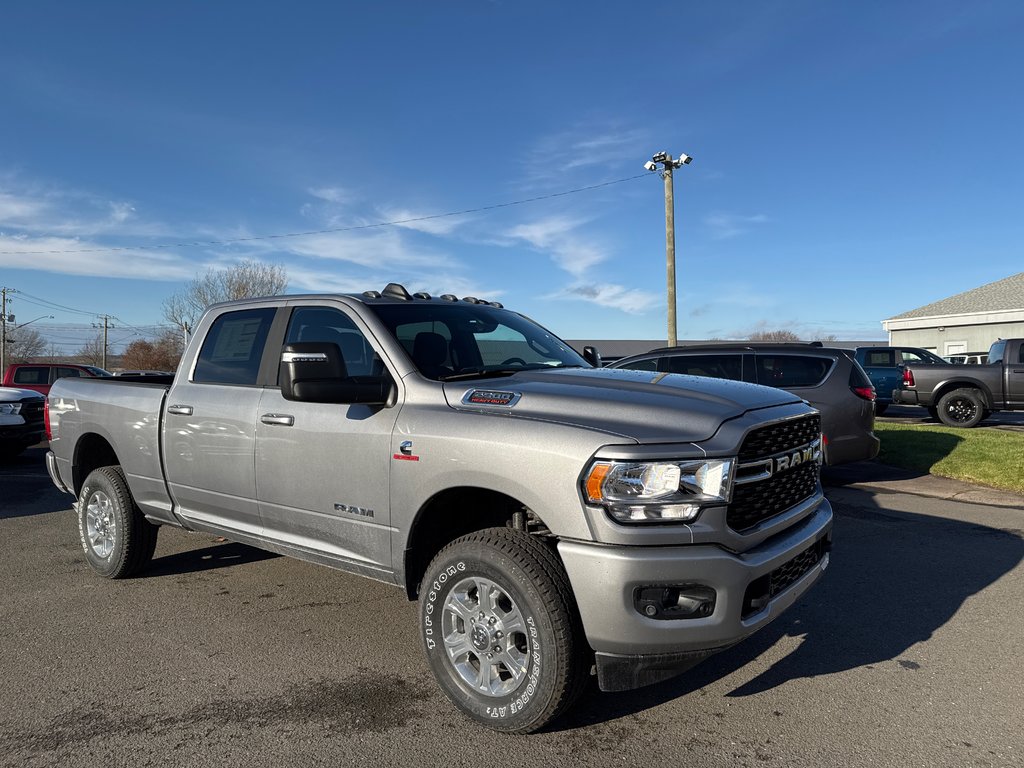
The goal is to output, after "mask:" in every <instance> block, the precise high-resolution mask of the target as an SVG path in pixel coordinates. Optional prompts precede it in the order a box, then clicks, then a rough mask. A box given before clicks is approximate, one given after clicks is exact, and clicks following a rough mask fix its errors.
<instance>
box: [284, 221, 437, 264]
mask: <svg viewBox="0 0 1024 768" xmlns="http://www.w3.org/2000/svg"><path fill="white" fill-rule="evenodd" d="M275 246H276V247H277V248H278V249H280V250H282V251H285V252H288V253H293V254H295V255H298V256H305V257H307V258H315V259H325V260H329V261H344V262H348V263H350V264H356V265H359V266H363V267H381V266H385V265H386V266H387V268H391V269H393V268H395V267H409V266H418V267H431V268H442V267H451V266H453V265H454V261H453V260H452V258H451V257H450V256H448V255H447V254H444V253H437V252H426V251H421V250H417V249H416V248H414V247H412V246H411V245H410V244H409V243H408V242H407V241H406V239H404V238H403V237H402V235H401V233H400V232H395V231H394V230H383V231H378V232H376V233H375V234H369V235H368V234H365V233H354V232H327V233H324V234H319V235H304V236H302V237H293V238H289V239H287V240H278V241H275Z"/></svg>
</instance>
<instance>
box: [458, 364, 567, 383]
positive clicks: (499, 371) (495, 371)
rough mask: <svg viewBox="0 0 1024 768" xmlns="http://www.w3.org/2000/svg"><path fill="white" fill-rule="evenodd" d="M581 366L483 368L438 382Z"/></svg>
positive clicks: (493, 377)
mask: <svg viewBox="0 0 1024 768" xmlns="http://www.w3.org/2000/svg"><path fill="white" fill-rule="evenodd" d="M582 367H583V366H582V365H528V366H526V367H525V368H485V369H482V370H476V371H463V372H462V373H453V374H450V375H449V376H442V377H441V378H440V379H438V381H459V380H460V379H497V378H501V377H502V376H513V375H515V374H517V373H523V372H524V371H558V370H564V369H565V368H582Z"/></svg>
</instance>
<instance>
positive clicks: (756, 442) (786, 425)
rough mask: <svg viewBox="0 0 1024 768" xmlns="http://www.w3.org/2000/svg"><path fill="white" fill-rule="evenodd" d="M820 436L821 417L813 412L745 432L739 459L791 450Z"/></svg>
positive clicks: (758, 457) (745, 459)
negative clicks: (745, 435)
mask: <svg viewBox="0 0 1024 768" xmlns="http://www.w3.org/2000/svg"><path fill="white" fill-rule="evenodd" d="M819 437H821V417H820V416H819V415H818V414H816V413H814V414H811V415H810V416H804V417H803V418H799V419H789V420H788V421H780V422H778V423H776V424H769V425H768V426H767V427H761V428H760V429H755V430H753V431H752V432H750V433H749V434H747V437H746V439H745V440H744V441H743V445H742V446H741V447H740V461H749V460H750V459H760V458H764V457H767V456H773V455H775V454H776V453H782V452H784V451H791V450H793V449H794V448H799V447H800V446H801V445H807V444H808V443H809V442H811V441H812V440H817V439H818V438H819Z"/></svg>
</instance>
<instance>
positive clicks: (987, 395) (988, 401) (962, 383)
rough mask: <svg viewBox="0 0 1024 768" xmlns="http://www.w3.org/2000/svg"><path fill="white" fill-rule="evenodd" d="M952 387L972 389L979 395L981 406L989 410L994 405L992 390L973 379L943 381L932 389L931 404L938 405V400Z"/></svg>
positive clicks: (950, 390)
mask: <svg viewBox="0 0 1024 768" xmlns="http://www.w3.org/2000/svg"><path fill="white" fill-rule="evenodd" d="M954 389H973V390H975V391H976V392H978V394H980V395H981V402H982V406H984V407H985V408H987V409H989V410H991V409H993V408H994V407H995V406H994V404H993V400H992V391H991V390H990V389H989V388H988V387H987V386H985V385H984V384H983V383H982V382H980V381H977V380H975V379H950V380H949V381H943V382H942V383H940V384H939V385H938V386H936V387H935V389H934V390H932V405H933V406H938V404H939V400H941V399H942V397H943V396H944V395H946V394H948V393H950V392H952V391H953V390H954Z"/></svg>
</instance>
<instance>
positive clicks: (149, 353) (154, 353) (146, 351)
mask: <svg viewBox="0 0 1024 768" xmlns="http://www.w3.org/2000/svg"><path fill="white" fill-rule="evenodd" d="M181 353H182V344H181V337H180V336H178V334H177V333H175V332H174V331H167V332H165V333H164V334H163V335H162V336H161V337H160V338H158V339H157V340H156V341H155V342H150V341H146V340H145V339H138V340H136V341H133V342H132V343H131V344H129V345H128V346H127V347H125V350H124V354H123V355H121V366H122V367H123V368H129V369H138V370H143V371H173V370H174V369H176V368H177V367H178V361H179V360H181Z"/></svg>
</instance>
